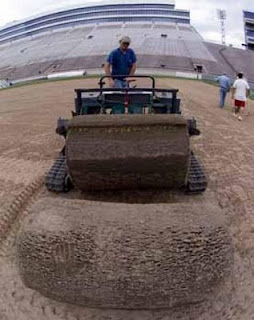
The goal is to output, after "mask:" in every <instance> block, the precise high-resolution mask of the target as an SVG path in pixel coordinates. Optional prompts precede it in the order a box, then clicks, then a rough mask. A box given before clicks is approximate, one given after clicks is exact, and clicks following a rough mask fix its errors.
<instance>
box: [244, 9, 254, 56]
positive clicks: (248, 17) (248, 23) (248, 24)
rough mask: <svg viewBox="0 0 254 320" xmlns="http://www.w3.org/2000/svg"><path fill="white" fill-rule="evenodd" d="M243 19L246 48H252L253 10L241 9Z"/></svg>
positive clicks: (253, 48) (253, 41)
mask: <svg viewBox="0 0 254 320" xmlns="http://www.w3.org/2000/svg"><path fill="white" fill-rule="evenodd" d="M243 20H244V30H245V42H246V45H247V48H248V49H252V50H254V12H249V11H243Z"/></svg>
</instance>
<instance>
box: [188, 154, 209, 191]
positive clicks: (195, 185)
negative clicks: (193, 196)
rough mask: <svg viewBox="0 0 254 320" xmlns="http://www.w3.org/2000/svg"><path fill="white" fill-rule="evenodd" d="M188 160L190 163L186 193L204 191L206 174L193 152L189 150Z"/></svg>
mask: <svg viewBox="0 0 254 320" xmlns="http://www.w3.org/2000/svg"><path fill="white" fill-rule="evenodd" d="M190 162H191V164H190V171H189V177H188V182H187V190H186V192H187V193H201V192H204V191H205V190H206V187H207V180H206V176H205V173H204V171H203V169H202V167H201V165H200V163H199V162H198V160H197V158H196V157H195V155H194V153H193V152H191V157H190Z"/></svg>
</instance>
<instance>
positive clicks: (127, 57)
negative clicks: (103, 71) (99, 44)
mask: <svg viewBox="0 0 254 320" xmlns="http://www.w3.org/2000/svg"><path fill="white" fill-rule="evenodd" d="M136 61H137V58H136V55H135V52H134V51H133V50H132V49H130V48H128V49H127V50H126V51H125V52H123V51H122V50H121V49H120V48H117V49H115V50H113V51H112V52H111V53H110V54H109V56H108V58H107V62H108V63H109V64H110V65H111V66H112V72H111V74H112V76H117V75H126V76H128V75H129V72H130V69H131V67H132V65H133V63H136ZM113 78H115V79H123V78H122V77H113Z"/></svg>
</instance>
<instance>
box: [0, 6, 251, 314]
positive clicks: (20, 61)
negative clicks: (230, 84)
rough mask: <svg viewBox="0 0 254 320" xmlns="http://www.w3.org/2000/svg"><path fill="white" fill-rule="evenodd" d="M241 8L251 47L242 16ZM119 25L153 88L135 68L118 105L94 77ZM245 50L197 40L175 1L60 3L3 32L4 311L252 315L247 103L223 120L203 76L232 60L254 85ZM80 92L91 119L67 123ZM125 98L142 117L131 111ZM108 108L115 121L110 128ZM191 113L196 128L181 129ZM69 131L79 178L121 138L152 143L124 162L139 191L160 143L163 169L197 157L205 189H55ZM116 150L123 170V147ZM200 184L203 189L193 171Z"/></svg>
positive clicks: (171, 171)
mask: <svg viewBox="0 0 254 320" xmlns="http://www.w3.org/2000/svg"><path fill="white" fill-rule="evenodd" d="M243 14H244V18H243V19H244V21H245V34H246V45H248V48H249V49H251V48H252V45H251V43H252V42H253V37H252V21H253V19H252V15H251V13H246V12H244V13H243ZM243 31H244V30H243ZM123 35H128V36H130V37H131V39H132V43H131V47H132V48H133V49H134V50H135V52H136V53H137V57H138V68H137V74H139V75H142V74H144V75H147V76H151V75H152V76H153V77H154V80H155V89H154V88H153V87H151V81H150V80H151V78H149V83H148V81H147V79H142V78H141V79H137V81H136V82H134V83H131V88H130V89H129V88H128V89H124V91H123V90H122V89H117V90H119V91H118V92H115V93H117V94H120V97H122V98H123V97H124V100H121V103H119V95H117V94H116V95H115V96H114V99H115V100H113V99H111V98H112V92H113V93H114V91H113V88H108V87H107V83H105V84H106V85H105V86H104V83H101V85H102V88H100V89H99V84H100V83H98V81H99V79H100V76H101V75H104V64H105V60H106V57H107V55H108V53H109V52H110V51H111V50H112V49H114V48H116V47H117V46H118V45H119V38H120V37H121V36H123ZM249 49H248V50H247V47H245V48H244V49H237V48H233V47H231V46H226V45H218V44H215V43H210V42H206V41H204V40H203V39H202V37H201V36H200V34H199V33H198V31H197V30H196V29H195V28H194V27H193V26H192V22H191V11H188V10H183V9H181V10H180V9H177V6H176V5H175V1H170V0H168V1H164V0H160V1H157V2H156V1H154V0H153V1H152V0H150V1H149V0H146V1H145V0H144V1H139V0H136V1H132V0H126V1H125V0H123V1H116V2H115V1H109V2H106V1H104V2H103V4H102V2H101V3H93V4H83V5H80V6H70V7H65V8H64V9H61V10H54V11H50V12H47V13H44V14H39V15H37V16H33V17H30V18H28V19H25V20H23V21H16V22H13V23H10V24H8V25H6V26H4V27H2V28H1V29H0V79H3V80H2V81H1V82H0V87H1V84H2V86H3V87H5V86H6V84H7V85H8V84H10V83H12V84H13V85H11V86H8V87H6V88H3V89H1V90H0V126H1V135H0V168H1V170H0V287H1V290H0V319H1V320H17V319H18V320H27V319H28V320H30V319H31V320H34V319H36V320H45V319H50V320H51V319H52V320H169V319H170V320H187V319H188V320H190V319H195V320H215V319H216V320H229V319H230V320H250V319H253V314H254V304H253V301H254V282H253V265H254V241H253V234H254V215H253V211H254V166H253V162H254V151H253V145H254V112H253V108H254V101H253V100H252V99H248V100H247V103H246V108H245V110H243V112H242V121H239V120H238V119H237V118H236V117H234V116H232V110H233V100H232V99H231V95H230V94H228V95H227V96H226V102H225V107H224V108H220V107H219V87H218V85H217V84H215V83H214V82H212V81H210V80H214V79H215V77H216V76H217V75H219V74H221V73H223V72H225V73H227V74H228V75H229V76H231V77H232V78H235V76H236V72H238V71H242V72H243V73H244V74H245V76H246V78H247V79H248V82H249V83H250V84H251V85H253V84H254V67H253V57H254V51H253V50H249ZM152 79H153V78H152ZM30 81H31V82H30ZM132 86H133V87H132ZM148 86H149V87H148ZM80 88H81V89H80ZM156 90H157V91H156ZM159 90H161V91H159ZM98 92H99V95H98ZM100 92H102V93H103V94H104V97H105V100H102V99H100ZM128 92H131V94H132V95H131V94H130V95H129V96H128V94H127V93H128ZM154 92H155V94H154ZM80 93H85V94H84V96H82V94H81V96H78V95H79V94H80ZM158 93H159V94H158ZM107 94H108V97H107V96H106V95H107ZM157 94H158V95H157ZM176 94H177V96H176ZM79 97H80V98H81V99H80V100H81V107H83V105H82V103H83V102H85V103H87V101H88V102H89V103H91V104H90V105H89V107H91V109H93V110H95V111H96V112H94V113H93V114H91V113H90V114H89V113H88V112H87V114H82V115H81V116H80V117H83V119H82V120H83V121H86V122H87V126H86V127H84V126H83V127H82V126H79V124H80V123H78V125H76V126H75V121H76V120H77V121H79V120H80V117H79V116H77V112H76V111H77V108H76V106H77V104H76V102H80V101H78V100H79V99H78V98H79ZM98 97H99V99H97V98H98ZM126 97H127V99H129V100H128V101H127V99H126ZM135 97H138V98H140V97H141V98H145V100H142V101H141V103H140V101H137V100H136V101H135V100H134V98H135ZM176 97H177V99H176ZM106 98H108V100H107V101H106ZM82 99H84V100H82ZM131 99H132V101H131ZM130 101H131V102H132V107H135V108H136V110H140V109H141V112H140V113H142V114H132V111H130V112H129V110H130V108H129V104H128V103H129V102H130ZM165 101H166V102H165ZM98 102H99V106H98ZM126 102H127V104H125V103H126ZM137 102H138V103H137ZM173 102H176V105H174V107H175V106H176V107H177V108H175V110H173ZM103 103H104V106H105V104H106V103H107V104H110V103H111V105H112V106H116V110H118V109H117V108H118V107H119V104H121V105H120V107H121V110H123V109H124V112H125V114H113V115H112V113H111V111H112V109H113V108H111V109H110V108H109V109H107V110H106V111H109V112H105V113H103V111H104V109H102V107H103V106H102V104H103ZM114 103H115V104H114ZM151 103H153V107H154V108H155V107H156V108H157V110H159V111H160V110H162V112H161V114H159V113H160V112H158V114H156V112H154V111H155V109H152V108H150V106H151ZM140 104H142V108H140ZM165 104H167V106H166V107H167V108H166V109H165ZM86 106H88V105H86ZM106 107H107V106H106ZM138 108H139V109H138ZM179 108H180V109H179ZM84 109H85V108H84ZM98 110H99V112H97V111H98ZM144 110H145V111H144ZM149 110H152V112H151V113H150V114H149ZM171 110H172V111H173V112H172V113H171ZM164 111H167V112H164ZM168 111H170V112H168ZM179 111H180V112H179ZM133 113H135V112H133ZM166 113H168V114H166ZM169 113H171V114H169ZM157 116H158V117H157ZM114 117H115V119H123V122H124V121H125V123H124V124H123V125H122V123H123V122H122V123H120V125H119V123H118V124H117V126H115V127H112V126H111V124H112V123H113V122H111V121H115V120H114V119H113V118H114ZM118 117H119V118H118ZM127 117H129V118H127ZM138 117H140V118H139V119H141V120H142V121H144V119H145V117H147V118H146V119H149V121H151V122H150V124H151V123H152V124H154V123H155V126H154V127H153V128H152V130H151V127H150V124H149V122H145V121H146V120H145V121H144V122H137V123H138V126H136V127H135V128H134V130H133V131H132V129H133V127H131V126H129V124H130V123H131V121H132V119H134V121H141V120H139V119H138ZM66 119H68V120H67V121H69V120H70V121H72V120H73V121H74V125H73V123H72V127H71V128H70V130H71V131H69V132H68V137H67V138H66V136H65V134H66V132H62V135H60V134H61V132H60V133H59V130H58V129H59V126H58V124H59V123H60V124H63V123H65V121H66ZM75 119H76V120H75ZM154 119H155V120H156V121H157V122H152V121H154ZM158 119H159V120H158ZM169 119H170V120H169ZM104 120H105V122H103V121H104ZM162 120H163V122H162ZM188 120H190V121H191V123H196V125H197V128H193V127H192V128H191V129H196V130H193V131H196V132H197V131H198V133H199V134H198V135H193V136H192V137H190V130H189V127H187V124H188ZM194 120H195V121H194ZM106 121H108V123H109V127H107V125H108V124H107V123H106ZM116 121H117V120H116ZM128 121H129V122H128ZM159 121H161V122H160V123H159ZM170 121H171V122H170ZM169 122H170V123H169ZM69 123H70V122H69ZM94 123H95V125H94ZM105 123H106V125H105ZM144 123H145V125H144ZM161 123H162V125H161ZM140 124H141V126H140V127H142V130H143V131H141V129H140V127H139V125H140ZM158 124H159V125H158ZM104 125H105V127H106V129H105V127H103V126H104ZM56 127H57V129H56ZM60 129H62V128H61V127H60ZM197 129H198V130H197ZM68 130H69V129H68ZM56 132H57V133H59V134H56ZM133 132H134V134H133ZM140 133H141V134H143V136H141V134H140ZM169 135H171V136H170V137H173V140H171V138H169ZM108 136H110V137H113V138H112V140H113V143H112V144H111V145H110V144H109V143H108V140H107V139H108ZM86 137H88V138H86ZM123 137H124V139H123V140H121V139H122V138H123ZM129 137H131V139H130V138H129ZM164 137H166V138H164ZM65 138H66V139H65ZM68 139H69V140H68ZM71 139H72V140H71ZM85 139H86V140H85ZM67 140H68V143H72V144H71V147H72V148H74V149H75V150H76V152H75V157H73V158H68V161H69V162H70V163H71V164H73V167H74V169H73V168H72V170H76V169H77V170H76V171H75V172H76V177H77V176H81V178H82V179H84V180H83V181H84V185H85V187H86V181H87V180H85V179H86V176H88V178H89V177H91V178H90V180H91V181H92V182H93V180H97V181H98V180H99V183H105V184H107V183H108V180H107V179H105V178H103V176H102V179H98V178H96V179H95V178H94V177H96V176H95V175H93V172H92V171H93V170H95V169H97V168H96V165H94V163H92V162H91V161H90V162H89V161H88V162H89V168H90V171H89V173H88V174H86V172H85V171H84V172H83V173H82V172H81V171H82V169H84V167H82V162H81V161H80V159H81V158H82V157H87V158H89V157H91V159H92V161H94V157H98V158H99V157H101V156H104V155H105V157H104V158H103V161H104V160H105V159H106V160H108V159H109V161H107V163H106V161H105V163H104V162H102V163H101V162H100V169H101V171H100V172H102V173H103V172H107V167H109V166H110V167H111V168H112V165H113V167H114V166H116V165H119V162H117V161H116V160H115V159H113V161H112V158H113V157H112V154H111V155H110V152H109V151H108V150H109V149H110V148H111V146H112V145H113V147H114V146H115V145H120V144H119V141H120V142H122V141H123V142H124V144H123V145H124V146H125V147H124V148H125V150H127V148H126V146H127V147H128V150H130V151H132V150H134V152H141V153H142V152H143V150H145V151H147V150H149V152H146V153H145V156H144V157H143V158H142V159H141V162H140V163H141V164H140V163H139V165H138V166H137V169H136V163H137V162H136V160H135V158H134V157H133V158H134V161H133V158H131V157H129V162H130V163H131V164H132V163H133V167H134V170H133V171H131V170H129V171H127V177H128V179H129V178H131V179H132V177H133V176H135V172H138V173H139V172H143V173H144V172H145V174H143V175H142V174H141V175H139V176H138V181H137V183H138V184H139V186H140V185H142V183H144V181H145V183H149V184H151V185H152V186H154V184H155V182H158V181H159V182H160V179H161V175H160V177H159V178H158V175H157V172H158V171H156V170H157V168H158V169H160V168H163V167H164V165H165V163H166V164H168V162H167V161H168V158H167V157H166V156H164V153H165V150H166V151H167V152H168V154H169V156H170V157H171V158H170V159H171V160H170V161H171V162H170V163H171V167H170V166H167V170H166V173H165V177H164V176H163V177H162V178H163V179H164V178H165V180H168V179H169V177H170V179H171V180H174V179H183V180H186V177H188V179H189V176H191V175H192V174H193V176H194V180H195V179H196V177H197V176H198V177H199V178H200V175H196V174H195V172H194V173H193V171H191V170H189V168H192V167H191V161H192V160H193V157H192V156H193V154H194V155H196V157H197V159H198V161H199V163H200V166H197V167H195V168H197V171H198V173H200V171H201V170H200V167H202V168H203V170H202V174H203V173H204V175H205V183H206V189H205V190H203V191H202V193H192V194H184V193H183V192H182V191H181V190H175V189H173V192H172V190H169V189H167V188H166V187H165V188H160V186H158V188H155V189H151V190H150V189H148V190H146V189H145V190H143V189H142V190H139V189H134V190H131V189H130V190H129V189H127V191H126V190H121V189H119V190H108V189H107V188H105V190H104V189H103V190H101V191H100V192H99V193H98V192H95V191H93V190H92V192H88V191H89V190H88V191H87V190H85V189H78V188H73V189H71V190H70V191H69V192H68V193H67V192H51V191H49V189H48V188H47V184H46V177H48V176H50V178H51V175H49V173H50V172H51V169H52V168H56V167H57V169H56V170H58V171H57V173H59V176H60V178H61V179H62V177H63V176H62V175H61V173H62V171H61V170H62V169H63V166H62V164H63V163H60V164H59V163H58V162H57V161H58V159H59V156H62V155H63V152H65V150H66V148H67ZM70 141H71V142H70ZM130 141H131V143H129V142H130ZM162 142H163V143H162ZM68 146H70V145H68ZM80 146H81V147H82V149H81V147H80ZM133 146H134V147H133ZM146 146H148V148H149V149H147V147H146ZM145 147H146V149H145ZM96 148H97V149H96ZM111 150H112V149H111ZM115 150H117V152H116V153H117V156H119V155H120V157H118V158H117V157H116V158H117V159H120V168H121V170H123V171H124V170H126V162H124V161H125V160H126V158H127V156H126V153H124V152H125V150H124V151H122V150H123V149H120V152H119V149H117V148H116V149H115ZM81 151H82V152H81ZM70 153H71V152H70ZM183 153H184V154H185V155H184V157H183V156H182V155H183ZM158 154H159V156H158V157H157V158H156V156H157V155H158ZM72 155H73V153H72ZM161 155H162V156H161ZM150 156H151V158H152V160H153V162H152V166H151V167H150V168H148V169H149V170H150V172H148V174H151V173H152V174H154V172H155V173H156V174H155V175H152V176H151V175H150V177H149V179H147V177H146V174H147V171H145V170H147V162H149V161H150V159H151V158H150V159H149V158H148V157H150ZM107 157H108V158H107ZM147 159H148V161H147ZM182 159H183V160H182ZM88 160H89V159H88ZM80 163H81V164H80ZM149 163H150V162H149ZM75 164H78V165H75ZM195 164H197V162H196V163H195ZM55 165H56V166H55ZM133 167H132V168H133ZM182 167H184V168H185V169H186V172H187V175H183V174H182V169H181V168H182ZM114 169H115V167H114ZM135 170H136V171H135ZM118 171H120V170H115V172H113V174H112V177H113V178H114V177H115V176H116V173H117V174H118ZM75 172H74V174H75ZM80 172H81V173H82V174H80ZM133 172H134V174H133ZM65 173H66V172H64V174H65ZM91 173H92V174H91ZM110 173H111V172H110ZM53 174H55V171H53ZM178 175H179V177H178ZM55 176H57V175H55ZM112 177H110V178H111V180H113V179H112ZM57 178H58V177H57ZM61 179H60V180H61ZM64 179H65V176H64ZM128 179H126V177H124V178H122V179H121V177H120V179H119V181H120V183H121V182H122V181H121V180H124V181H125V180H127V181H128ZM88 180H89V179H88ZM54 181H55V180H54ZM54 181H53V182H54ZM61 181H62V180H61ZM124 181H123V182H124ZM173 184H175V181H173ZM197 184H198V185H200V184H201V187H202V188H203V184H202V180H201V182H200V180H199V179H197ZM57 186H58V185H57ZM181 186H182V185H181ZM194 191H195V190H194ZM83 230H84V232H83ZM81 231H82V233H81ZM52 274H53V276H52ZM24 276H25V277H26V279H28V280H29V281H30V282H26V281H24V280H25V277H24ZM73 288H74V289H73ZM76 289H78V290H79V291H76ZM130 302H131V303H130Z"/></svg>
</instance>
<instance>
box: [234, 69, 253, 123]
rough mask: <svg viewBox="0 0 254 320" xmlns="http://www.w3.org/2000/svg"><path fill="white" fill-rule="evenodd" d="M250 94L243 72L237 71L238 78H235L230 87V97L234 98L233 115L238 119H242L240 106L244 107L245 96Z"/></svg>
mask: <svg viewBox="0 0 254 320" xmlns="http://www.w3.org/2000/svg"><path fill="white" fill-rule="evenodd" d="M249 95H250V86H249V84H248V82H247V81H246V80H244V79H243V74H242V73H238V79H237V80H235V82H234V84H233V87H232V99H234V100H235V112H234V116H235V117H237V118H238V120H240V121H241V120H242V117H241V115H240V111H241V108H245V105H246V100H247V97H248V96H249Z"/></svg>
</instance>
